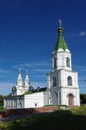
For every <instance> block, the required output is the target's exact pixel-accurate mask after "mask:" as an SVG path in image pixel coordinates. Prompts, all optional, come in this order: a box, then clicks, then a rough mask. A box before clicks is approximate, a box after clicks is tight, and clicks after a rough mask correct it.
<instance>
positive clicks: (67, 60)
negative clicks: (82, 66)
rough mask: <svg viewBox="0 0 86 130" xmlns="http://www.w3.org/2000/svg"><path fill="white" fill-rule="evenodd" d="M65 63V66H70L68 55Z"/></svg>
mask: <svg viewBox="0 0 86 130" xmlns="http://www.w3.org/2000/svg"><path fill="white" fill-rule="evenodd" d="M66 65H67V67H70V59H69V58H68V57H67V58H66Z"/></svg>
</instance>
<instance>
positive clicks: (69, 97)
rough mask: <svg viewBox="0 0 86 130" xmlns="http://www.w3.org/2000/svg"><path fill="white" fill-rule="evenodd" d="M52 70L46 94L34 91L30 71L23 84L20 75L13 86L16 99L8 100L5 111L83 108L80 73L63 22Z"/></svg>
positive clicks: (9, 98) (13, 94) (5, 100)
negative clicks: (75, 68)
mask: <svg viewBox="0 0 86 130" xmlns="http://www.w3.org/2000/svg"><path fill="white" fill-rule="evenodd" d="M51 58H52V59H51V60H52V70H51V72H49V73H48V74H47V82H48V85H47V88H46V90H44V91H39V92H34V93H31V94H30V93H29V94H28V93H27V92H29V91H30V81H29V76H28V71H26V77H25V81H24V83H23V81H22V75H21V71H20V70H19V72H18V79H17V82H16V85H15V86H14V87H12V96H11V97H8V98H5V99H4V108H5V109H15V108H34V107H42V106H45V105H67V106H80V90H79V85H78V73H77V72H74V71H73V70H72V57H71V52H70V50H69V48H68V45H67V43H66V41H65V39H64V36H63V27H62V22H61V20H59V27H58V37H57V41H56V45H55V49H54V51H53V52H52V57H51Z"/></svg>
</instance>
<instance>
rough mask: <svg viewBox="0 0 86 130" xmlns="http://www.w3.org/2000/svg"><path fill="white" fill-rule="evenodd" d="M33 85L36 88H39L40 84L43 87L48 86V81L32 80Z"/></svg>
mask: <svg viewBox="0 0 86 130" xmlns="http://www.w3.org/2000/svg"><path fill="white" fill-rule="evenodd" d="M31 86H33V87H34V88H37V87H38V86H39V87H41V88H43V87H46V86H47V83H46V82H32V83H31Z"/></svg>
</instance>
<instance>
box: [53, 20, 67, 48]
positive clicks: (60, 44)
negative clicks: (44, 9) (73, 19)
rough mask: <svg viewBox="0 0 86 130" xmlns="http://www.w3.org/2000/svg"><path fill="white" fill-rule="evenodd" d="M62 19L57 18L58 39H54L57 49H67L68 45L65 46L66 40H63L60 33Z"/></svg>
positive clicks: (61, 30)
mask: <svg viewBox="0 0 86 130" xmlns="http://www.w3.org/2000/svg"><path fill="white" fill-rule="evenodd" d="M61 24H62V21H61V20H59V25H60V26H59V28H58V39H57V41H56V46H55V50H58V49H60V48H62V49H64V50H65V49H68V46H67V44H66V42H65V40H64V37H63V35H62V32H63V27H62V25H61Z"/></svg>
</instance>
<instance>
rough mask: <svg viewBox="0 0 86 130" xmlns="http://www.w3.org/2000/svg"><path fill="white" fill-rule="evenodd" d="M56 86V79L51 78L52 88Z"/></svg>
mask: <svg viewBox="0 0 86 130" xmlns="http://www.w3.org/2000/svg"><path fill="white" fill-rule="evenodd" d="M54 86H56V77H53V87H54Z"/></svg>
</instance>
